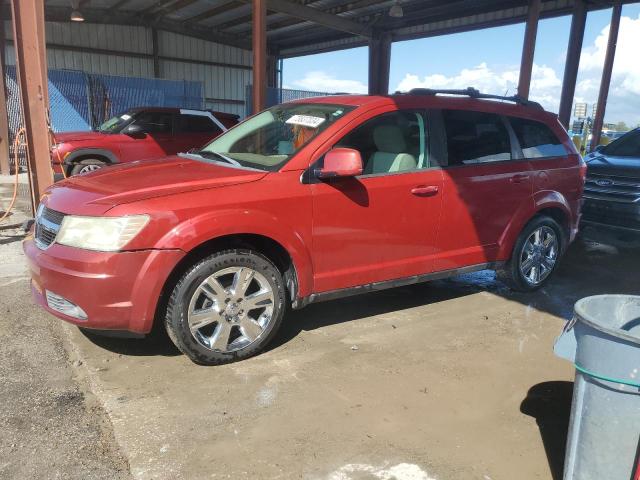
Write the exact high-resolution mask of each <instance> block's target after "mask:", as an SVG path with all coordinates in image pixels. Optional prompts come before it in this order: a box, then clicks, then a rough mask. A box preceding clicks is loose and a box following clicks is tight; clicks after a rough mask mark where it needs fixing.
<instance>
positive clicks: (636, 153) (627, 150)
mask: <svg viewBox="0 0 640 480" xmlns="http://www.w3.org/2000/svg"><path fill="white" fill-rule="evenodd" d="M602 153H604V154H605V155H613V156H620V157H640V130H633V131H631V132H629V133H627V134H626V135H623V136H622V137H620V138H619V139H618V140H616V141H615V142H612V143H610V144H609V145H607V146H606V147H604V149H603V150H602Z"/></svg>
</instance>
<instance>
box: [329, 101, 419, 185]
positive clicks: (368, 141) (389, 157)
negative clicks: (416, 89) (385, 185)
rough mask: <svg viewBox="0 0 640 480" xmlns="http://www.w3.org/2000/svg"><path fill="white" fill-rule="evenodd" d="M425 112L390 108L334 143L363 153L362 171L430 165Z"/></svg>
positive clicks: (382, 171) (365, 172) (379, 172)
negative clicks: (391, 109) (391, 110)
mask: <svg viewBox="0 0 640 480" xmlns="http://www.w3.org/2000/svg"><path fill="white" fill-rule="evenodd" d="M426 144H427V142H426V134H425V120H424V116H423V114H422V113H419V112H410V111H399V112H391V113H386V114H383V115H380V116H378V117H375V118H373V119H371V120H368V121H366V122H365V123H363V124H362V125H360V126H359V127H357V128H355V129H354V130H352V131H351V132H349V133H348V134H347V135H346V136H345V137H343V138H342V140H340V141H339V142H338V143H337V144H336V145H335V146H336V147H344V148H353V149H354V150H358V151H359V152H360V155H361V156H362V163H363V174H365V175H375V174H381V173H399V172H404V171H411V170H418V169H422V168H427V167H428V166H429V159H428V158H427V152H426V150H427V149H426Z"/></svg>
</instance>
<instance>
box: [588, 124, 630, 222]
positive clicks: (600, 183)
mask: <svg viewBox="0 0 640 480" xmlns="http://www.w3.org/2000/svg"><path fill="white" fill-rule="evenodd" d="M585 161H586V162H587V167H588V170H587V182H586V185H585V191H584V206H583V212H584V215H583V218H582V220H583V222H584V223H585V224H591V225H595V226H598V227H609V228H616V229H623V230H631V231H636V232H640V128H636V129H635V130H631V131H630V132H627V133H626V134H625V135H623V136H622V137H620V138H619V139H617V140H615V141H613V142H611V143H610V144H609V145H606V146H603V147H598V148H596V150H595V151H594V152H592V153H590V154H589V155H587V156H586V157H585Z"/></svg>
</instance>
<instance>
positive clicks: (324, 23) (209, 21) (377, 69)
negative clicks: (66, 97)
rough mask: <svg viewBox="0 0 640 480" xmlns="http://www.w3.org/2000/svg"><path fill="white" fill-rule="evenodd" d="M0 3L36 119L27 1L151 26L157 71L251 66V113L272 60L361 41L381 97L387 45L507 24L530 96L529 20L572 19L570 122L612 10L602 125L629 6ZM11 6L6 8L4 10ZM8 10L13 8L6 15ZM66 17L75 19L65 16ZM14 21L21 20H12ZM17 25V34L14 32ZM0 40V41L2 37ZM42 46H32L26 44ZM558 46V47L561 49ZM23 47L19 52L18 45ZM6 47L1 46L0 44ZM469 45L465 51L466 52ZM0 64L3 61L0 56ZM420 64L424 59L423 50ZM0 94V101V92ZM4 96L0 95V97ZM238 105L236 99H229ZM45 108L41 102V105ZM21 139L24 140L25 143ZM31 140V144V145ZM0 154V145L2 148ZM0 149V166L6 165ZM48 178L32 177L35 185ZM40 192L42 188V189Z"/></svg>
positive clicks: (354, 0) (401, 0)
mask: <svg viewBox="0 0 640 480" xmlns="http://www.w3.org/2000/svg"><path fill="white" fill-rule="evenodd" d="M10 3H11V5H7V4H6V2H5V3H4V4H3V5H1V7H0V8H1V9H2V14H3V18H5V19H8V18H12V17H13V22H14V31H15V32H14V37H13V38H14V46H15V49H16V52H17V54H18V56H19V55H20V54H21V53H20V52H21V51H22V52H23V53H24V52H27V50H29V49H30V48H31V50H30V55H34V54H35V55H38V56H39V57H40V59H41V60H42V61H40V62H39V64H37V62H31V63H32V66H33V67H34V68H35V67H36V66H37V65H39V68H40V69H41V70H42V71H40V72H33V71H29V69H28V67H27V64H28V63H29V62H27V61H26V60H25V59H26V57H22V58H23V61H22V63H23V67H24V68H26V70H24V71H21V72H20V77H21V82H23V85H22V87H23V88H22V97H23V98H22V104H23V108H24V110H25V115H31V117H30V118H34V119H38V118H40V117H42V115H41V112H40V111H39V110H38V108H42V102H43V100H44V99H43V98H41V97H42V96H41V95H40V96H38V95H36V100H37V101H34V94H33V93H29V92H30V91H32V92H39V91H42V89H43V86H44V85H43V82H42V79H44V78H46V76H45V74H44V72H46V55H45V53H44V49H43V48H42V46H43V45H44V38H43V37H44V33H43V30H42V29H40V28H35V27H34V25H35V24H33V23H29V21H24V18H20V15H17V14H18V13H19V12H20V11H21V9H16V4H18V3H20V4H24V5H29V6H30V7H32V10H33V12H31V13H33V15H39V16H40V17H41V16H44V20H45V21H47V22H57V23H69V22H70V21H71V17H72V16H74V17H77V16H78V15H80V16H81V17H83V19H84V23H89V24H102V25H105V24H106V25H126V26H136V27H144V29H146V30H148V31H150V32H151V35H152V43H153V52H152V53H150V54H141V53H135V52H134V53H132V54H131V55H134V56H135V55H138V56H139V57H140V58H142V57H145V56H149V57H152V59H153V75H154V76H155V77H159V76H160V75H161V72H160V71H161V68H160V62H161V61H163V60H178V61H186V62H190V63H202V65H205V66H207V68H216V67H226V66H228V67H235V68H240V69H251V70H252V78H253V80H252V83H253V87H252V88H253V109H254V111H257V110H260V109H262V108H263V107H264V106H265V91H266V86H267V85H270V86H275V83H276V68H275V65H276V60H277V59H282V58H289V57H295V56H302V55H310V54H315V53H322V52H329V51H334V50H342V49H348V48H354V47H360V46H368V48H369V69H368V70H369V71H368V79H369V93H370V94H387V93H388V88H389V69H390V64H391V45H392V43H393V42H394V41H401V40H410V39H417V38H425V37H433V36H437V35H447V34H452V33H458V32H464V31H470V30H478V29H483V28H491V27H497V26H503V25H510V24H515V23H525V24H526V28H525V33H524V37H523V39H522V45H523V46H522V60H521V65H520V78H519V81H518V96H519V98H521V99H524V100H526V99H527V98H528V95H529V88H530V84H531V74H532V67H533V58H534V53H535V43H536V35H537V26H538V22H539V20H540V19H545V18H551V17H557V16H562V15H571V16H572V21H571V32H570V34H569V42H568V45H567V46H566V51H567V57H566V62H565V71H564V80H563V85H562V94H561V98H560V114H559V117H560V120H561V122H562V123H563V124H564V125H565V126H566V127H568V125H569V119H570V114H571V108H572V103H573V96H574V92H575V86H576V77H577V73H578V65H579V61H580V52H581V48H582V41H583V36H584V28H585V21H586V15H587V13H588V12H590V11H594V10H601V9H606V8H611V7H614V8H613V10H612V25H613V26H615V28H614V27H612V28H611V30H610V33H609V41H608V46H607V58H606V61H605V64H604V68H603V76H602V82H601V86H600V93H599V100H598V109H597V112H596V118H595V119H594V124H595V125H602V121H603V118H604V111H605V106H606V99H607V94H608V90H609V84H610V80H611V70H612V67H613V60H614V55H615V46H616V42H617V34H618V28H617V25H619V20H620V14H621V6H622V5H623V4H626V3H634V2H633V1H631V0H74V1H73V2H71V1H70V0H11V2H10ZM12 6H13V9H12ZM12 10H13V14H12ZM72 14H73V15H72ZM20 22H22V24H21V23H20ZM16 25H22V26H23V27H24V29H23V30H20V31H18V30H16ZM158 32H170V34H179V35H183V36H186V37H192V38H197V39H200V40H205V41H209V42H214V43H213V44H209V45H213V46H215V44H217V45H218V46H221V47H225V46H226V47H228V48H227V49H232V48H235V49H237V51H238V52H244V51H245V50H246V51H247V52H249V51H251V53H252V55H251V58H252V62H251V64H250V65H249V64H246V65H227V64H224V63H220V62H218V61H203V62H201V61H200V60H194V59H190V58H187V57H188V52H186V51H185V52H183V55H186V56H185V58H184V59H177V58H168V57H166V56H163V55H162V54H161V53H159V52H158V35H159V34H158ZM3 41H4V38H3ZM38 45H39V46H40V47H39V48H40V50H38V51H37V52H35V50H34V49H33V48H32V47H31V46H38ZM47 45H48V47H49V48H55V49H63V50H70V51H74V50H75V51H82V50H83V49H85V48H86V46H85V45H75V44H73V43H71V44H66V45H52V44H47ZM564 47H565V46H564V45H561V46H558V51H562V50H564ZM25 49H27V50H25ZM2 50H4V49H2ZM88 50H90V51H91V52H92V53H94V54H97V55H98V54H106V53H110V54H120V55H122V52H120V53H118V52H114V51H112V50H107V49H104V48H103V49H99V48H93V49H91V48H89V49H88ZM471 52H472V49H470V55H473V54H472V53H471ZM0 60H4V59H0ZM423 61H424V62H428V55H425V56H424V59H423ZM3 93H4V92H2V91H0V97H3ZM2 101H4V98H0V102H2ZM231 101H233V102H237V101H239V100H231ZM45 108H46V105H45ZM40 123H42V125H40V127H38V126H36V125H35V123H34V125H33V127H32V128H31V129H30V130H31V131H32V132H31V133H30V134H28V136H30V135H35V132H36V131H37V130H38V128H40V129H46V124H44V122H42V121H40ZM1 127H2V125H0V130H1V129H2V128H1ZM599 134H600V132H599V131H594V135H593V140H592V142H593V145H596V144H597V142H598V141H599ZM28 140H29V139H28ZM36 143H37V142H33V144H36ZM0 150H4V148H2V146H0ZM3 156H5V155H3V153H2V152H1V151H0V169H1V170H3V171H4V170H5V168H4V167H6V163H7V162H6V161H3V158H2V157H3ZM34 157H36V158H35V159H30V162H35V161H36V160H37V161H39V162H41V163H43V162H44V163H47V164H48V159H47V158H46V155H34ZM44 169H45V167H44V165H35V163H34V164H33V165H32V172H37V171H38V170H40V171H44ZM50 181H51V179H49V178H47V179H46V181H42V182H40V183H38V182H34V184H36V185H38V186H39V187H40V188H38V189H39V190H41V187H42V186H46V184H48V183H49V182H50ZM40 193H41V192H40Z"/></svg>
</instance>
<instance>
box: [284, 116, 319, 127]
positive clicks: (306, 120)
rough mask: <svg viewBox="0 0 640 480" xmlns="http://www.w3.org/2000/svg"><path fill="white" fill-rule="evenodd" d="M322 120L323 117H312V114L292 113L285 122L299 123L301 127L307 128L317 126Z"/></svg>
mask: <svg viewBox="0 0 640 480" xmlns="http://www.w3.org/2000/svg"><path fill="white" fill-rule="evenodd" d="M323 122H324V118H322V117H314V116H312V115H293V116H292V117H291V118H290V119H289V120H287V121H286V122H285V123H289V124H291V125H300V126H302V127H308V128H318V126H319V125H321V124H322V123H323Z"/></svg>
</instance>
